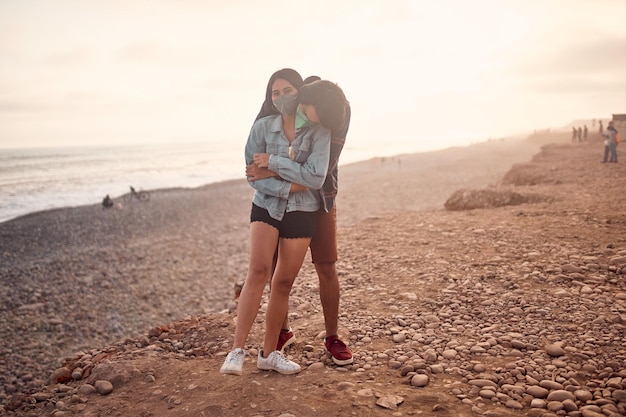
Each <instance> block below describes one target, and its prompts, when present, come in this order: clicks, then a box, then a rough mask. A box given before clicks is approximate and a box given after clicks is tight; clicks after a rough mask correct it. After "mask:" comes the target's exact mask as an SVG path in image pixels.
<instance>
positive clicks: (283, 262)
mask: <svg viewBox="0 0 626 417" xmlns="http://www.w3.org/2000/svg"><path fill="white" fill-rule="evenodd" d="M310 241H311V239H310V238H298V239H280V243H279V244H278V263H277V264H276V271H275V272H274V275H273V276H272V289H271V292H270V301H269V305H268V307H267V312H266V313H265V339H264V342H263V356H264V357H267V356H268V355H269V354H270V353H272V352H273V351H274V350H276V343H277V342H278V335H279V333H280V328H281V324H282V323H283V321H284V319H285V316H286V315H287V310H288V308H289V293H290V292H291V287H292V285H293V282H294V280H295V279H296V275H298V271H300V267H302V262H303V261H304V256H305V255H306V251H307V249H308V247H309V242H310Z"/></svg>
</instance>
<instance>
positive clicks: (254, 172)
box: [246, 163, 309, 193]
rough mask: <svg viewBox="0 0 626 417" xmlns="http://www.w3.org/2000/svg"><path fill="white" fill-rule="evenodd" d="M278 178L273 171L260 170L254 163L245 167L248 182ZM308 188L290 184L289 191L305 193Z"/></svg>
mask: <svg viewBox="0 0 626 417" xmlns="http://www.w3.org/2000/svg"><path fill="white" fill-rule="evenodd" d="M272 177H278V174H276V173H275V172H274V171H270V170H269V169H267V168H261V167H259V166H257V165H256V164H255V163H252V164H249V165H246V178H248V181H258V180H262V179H265V178H272ZM308 189H309V188H308V187H305V186H304V185H300V184H295V183H291V187H290V188H289V191H290V192H292V193H297V192H298V191H307V190H308Z"/></svg>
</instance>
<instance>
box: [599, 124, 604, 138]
mask: <svg viewBox="0 0 626 417" xmlns="http://www.w3.org/2000/svg"><path fill="white" fill-rule="evenodd" d="M599 126H600V128H599V132H600V134H601V135H604V128H603V127H602V120H600V123H599Z"/></svg>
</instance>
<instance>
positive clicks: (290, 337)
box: [276, 329, 296, 353]
mask: <svg viewBox="0 0 626 417" xmlns="http://www.w3.org/2000/svg"><path fill="white" fill-rule="evenodd" d="M294 343H296V335H294V334H293V332H292V331H291V329H286V330H285V329H280V334H279V335H278V343H276V350H277V351H279V352H280V353H283V352H284V350H285V348H286V347H287V346H289V345H292V344H294Z"/></svg>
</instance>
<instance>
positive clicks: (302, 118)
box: [296, 107, 315, 129]
mask: <svg viewBox="0 0 626 417" xmlns="http://www.w3.org/2000/svg"><path fill="white" fill-rule="evenodd" d="M312 124H315V123H314V122H312V121H310V120H309V119H308V117H306V114H304V112H303V111H302V110H300V108H299V107H298V110H296V129H300V128H302V127H304V126H310V125H312Z"/></svg>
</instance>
